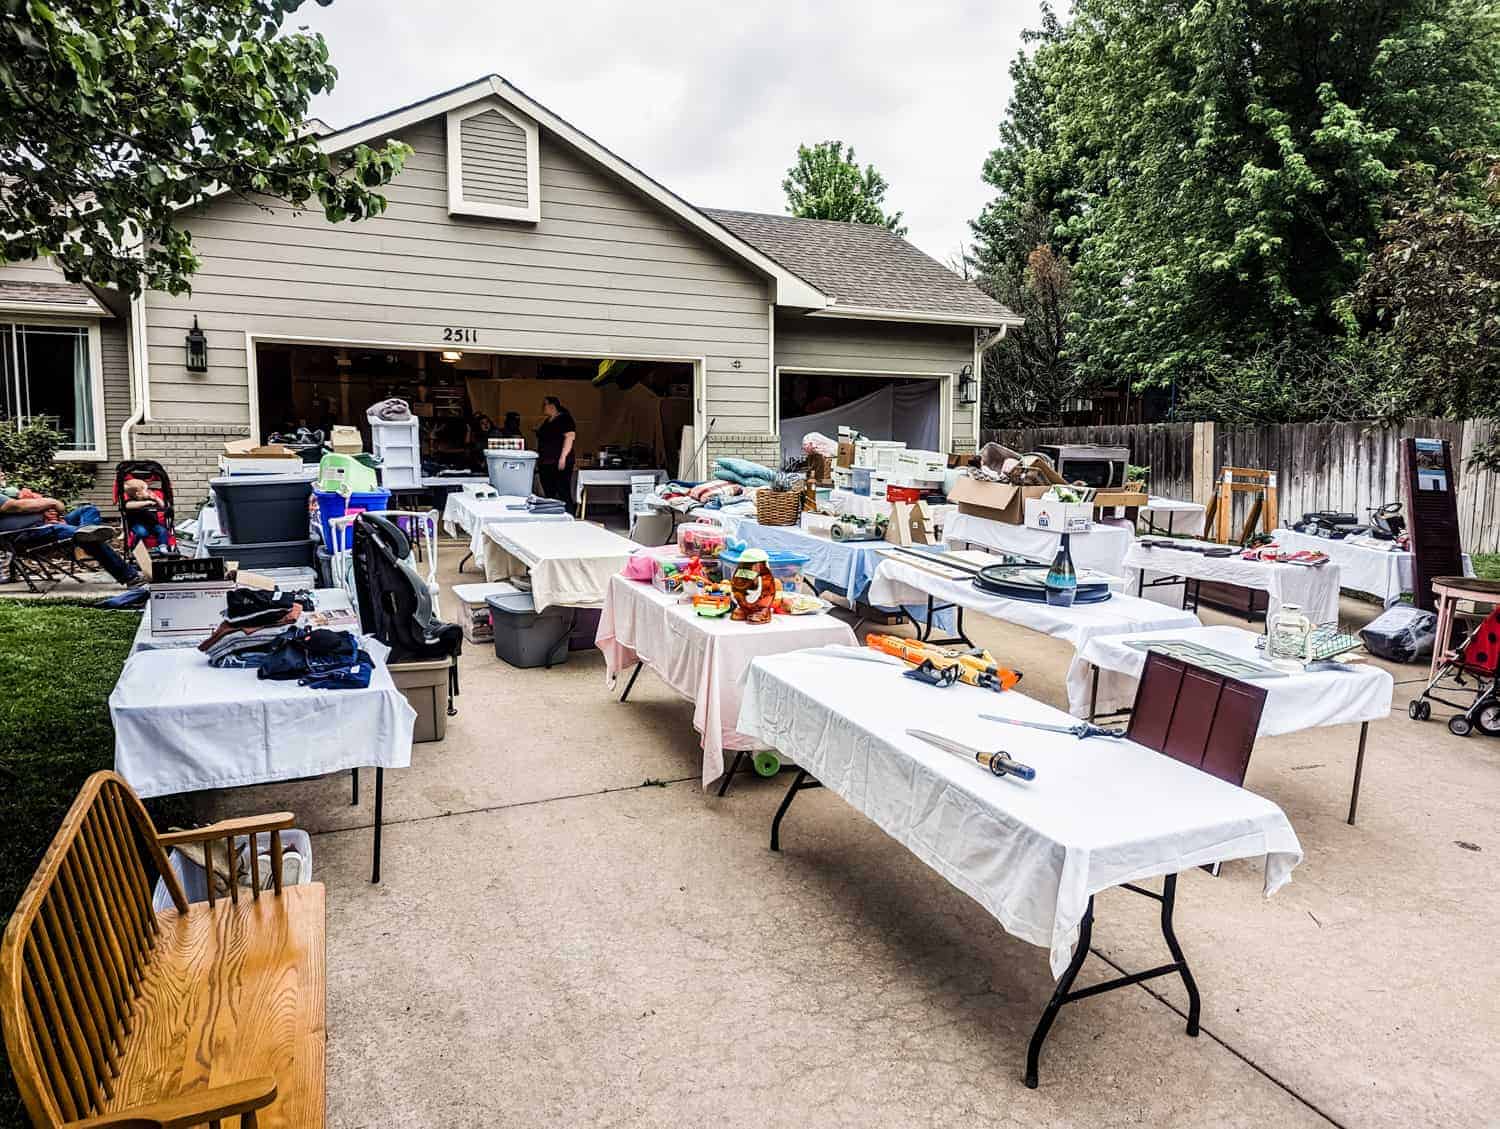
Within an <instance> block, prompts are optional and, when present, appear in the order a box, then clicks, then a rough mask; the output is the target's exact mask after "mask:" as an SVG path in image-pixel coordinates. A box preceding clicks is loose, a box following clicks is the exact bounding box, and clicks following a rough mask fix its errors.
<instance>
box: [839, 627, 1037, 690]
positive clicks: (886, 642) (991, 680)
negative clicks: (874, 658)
mask: <svg viewBox="0 0 1500 1129" xmlns="http://www.w3.org/2000/svg"><path fill="white" fill-rule="evenodd" d="M865 646H866V647H869V648H871V649H873V650H876V651H881V652H883V653H884V654H887V655H895V656H896V657H897V658H898V659H900V660H901V661H902V662H904V663H907V664H908V665H910V666H914V667H919V666H921V665H922V664H924V663H931V664H932V666H934V667H936V668H938V669H939V670H941V669H943V668H944V667H949V666H956V667H958V679H959V681H960V682H967V683H968V684H969V685H970V686H978V687H980V688H981V689H984V690H995V691H1000V690H1009V689H1011V688H1012V687H1013V686H1015V684H1016V683H1018V682H1020V681H1021V672H1020V671H1018V670H1011V669H1010V668H1009V667H1003V666H1001V665H1000V664H999V662H998V661H997V660H996V658H995V656H994V655H992V654H990V653H989V652H988V651H985V650H981V649H978V648H976V649H975V650H972V651H949V650H944V649H943V648H942V647H937V646H934V645H933V644H931V643H923V642H921V641H920V640H917V639H903V638H902V637H901V636H899V635H867V636H865Z"/></svg>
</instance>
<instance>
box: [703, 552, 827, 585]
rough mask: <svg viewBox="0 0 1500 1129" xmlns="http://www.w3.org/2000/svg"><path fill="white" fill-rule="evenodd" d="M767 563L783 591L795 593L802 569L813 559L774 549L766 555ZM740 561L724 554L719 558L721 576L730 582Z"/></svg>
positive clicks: (730, 554) (729, 554)
mask: <svg viewBox="0 0 1500 1129" xmlns="http://www.w3.org/2000/svg"><path fill="white" fill-rule="evenodd" d="M766 558H767V563H768V564H769V565H770V566H771V575H772V576H774V577H775V578H776V580H777V583H778V584H779V585H780V587H781V589H782V590H783V591H787V592H795V591H796V590H797V586H798V584H799V583H801V580H802V569H803V567H804V566H805V565H806V564H807V562H808V560H810V559H811V558H809V557H807V556H804V555H803V554H802V553H793V552H788V551H787V550H784V549H773V550H770V551H768V552H767V553H766ZM739 563H740V559H739V557H738V556H736V555H734V554H732V553H724V554H723V555H721V556H720V557H719V576H720V577H721V579H723V580H726V581H727V580H728V579H729V578H730V577H731V576H732V575H734V570H735V569H736V568H738V567H739Z"/></svg>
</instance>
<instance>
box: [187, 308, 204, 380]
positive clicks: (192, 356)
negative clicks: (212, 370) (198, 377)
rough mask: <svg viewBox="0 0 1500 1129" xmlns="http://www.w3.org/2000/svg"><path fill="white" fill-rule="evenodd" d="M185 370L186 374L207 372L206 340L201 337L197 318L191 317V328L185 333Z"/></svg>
mask: <svg viewBox="0 0 1500 1129" xmlns="http://www.w3.org/2000/svg"><path fill="white" fill-rule="evenodd" d="M187 370H188V372H207V371H208V338H207V337H205V336H204V335H203V330H201V329H199V328H198V318H197V316H196V315H195V316H194V317H193V328H192V329H190V330H188V333H187Z"/></svg>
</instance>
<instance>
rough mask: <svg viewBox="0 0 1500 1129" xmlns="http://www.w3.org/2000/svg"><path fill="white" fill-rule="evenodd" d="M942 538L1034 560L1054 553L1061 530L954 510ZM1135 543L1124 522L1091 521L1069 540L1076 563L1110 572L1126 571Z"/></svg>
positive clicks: (1096, 570)
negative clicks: (1104, 523) (1016, 554)
mask: <svg viewBox="0 0 1500 1129" xmlns="http://www.w3.org/2000/svg"><path fill="white" fill-rule="evenodd" d="M943 540H945V541H947V542H948V544H950V545H953V546H955V547H959V546H963V545H965V544H973V545H983V546H985V547H986V548H990V549H994V550H995V551H996V552H998V553H1018V554H1020V555H1021V556H1023V557H1031V558H1033V559H1035V560H1039V561H1050V560H1051V559H1052V558H1053V557H1055V556H1057V546H1058V544H1059V542H1061V540H1062V534H1060V533H1052V532H1049V531H1048V530H1045V529H1030V528H1028V527H1027V526H1024V525H1009V524H1007V523H1006V522H1003V521H995V520H994V519H993V518H988V517H975V516H974V515H973V514H955V515H954V516H953V517H952V518H951V519H950V520H949V522H948V524H947V525H945V526H944V527H943ZM1134 543H1135V534H1134V533H1133V532H1131V531H1130V530H1129V529H1127V528H1126V527H1125V526H1123V525H1101V524H1100V523H1099V522H1094V524H1093V525H1092V526H1091V527H1090V528H1089V531H1088V532H1087V533H1074V534H1073V535H1072V536H1071V537H1070V539H1069V541H1068V545H1069V547H1070V548H1071V549H1072V552H1073V564H1074V565H1075V566H1077V567H1078V568H1091V569H1093V570H1094V571H1095V572H1107V573H1108V574H1109V575H1110V576H1124V575H1125V573H1124V561H1125V554H1126V552H1127V551H1128V550H1129V549H1130V546H1131V545H1133V544H1134Z"/></svg>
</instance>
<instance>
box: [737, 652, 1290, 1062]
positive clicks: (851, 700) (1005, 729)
mask: <svg viewBox="0 0 1500 1129" xmlns="http://www.w3.org/2000/svg"><path fill="white" fill-rule="evenodd" d="M866 655H868V652H864V653H863V654H851V653H850V649H847V648H841V647H830V648H820V649H818V650H810V651H797V652H794V653H791V654H784V655H773V656H771V657H769V658H760V659H756V660H755V661H754V662H753V663H752V664H751V666H750V672H749V675H748V677H747V679H746V685H745V696H744V701H743V703H742V705H741V707H740V719H739V726H740V731H741V732H742V733H744V734H745V735H746V736H748V737H751V738H754V739H755V740H758V741H762V742H764V743H765V744H767V745H769V746H771V747H773V748H776V749H778V750H780V751H781V753H782V754H783V755H784V756H785V757H786V758H787V759H790V760H791V761H793V762H794V763H796V764H797V765H798V766H799V768H798V772H797V774H796V776H795V778H794V779H793V781H792V784H791V787H790V788H789V789H788V791H787V794H786V798H785V799H784V800H783V801H782V803H781V807H780V808H779V809H778V810H777V812H776V816H775V818H774V820H773V822H772V824H771V849H772V850H779V849H780V845H781V843H780V829H781V823H782V820H783V819H784V818H785V816H786V814H787V809H788V808H789V807H790V805H791V803H792V800H793V799H794V798H795V797H796V795H797V793H798V792H800V791H804V790H806V789H807V788H811V787H817V786H819V785H820V784H821V785H822V786H823V787H826V788H829V789H831V790H832V791H835V792H837V793H838V794H839V795H840V796H841V797H843V799H844V800H846V801H847V802H848V803H849V804H850V805H851V806H852V807H854V808H855V809H856V810H857V811H859V812H861V813H863V814H864V815H866V816H868V817H869V818H870V819H871V820H873V821H874V822H875V823H876V824H877V825H878V826H879V827H880V829H881V830H883V831H884V832H885V833H886V834H887V835H890V836H891V837H892V838H893V839H895V840H896V841H897V842H899V843H901V844H902V845H903V846H905V847H906V848H907V849H908V850H910V851H911V852H912V853H913V854H915V855H916V856H917V857H918V858H919V859H921V860H922V861H923V862H925V863H926V864H927V865H928V866H930V867H932V868H933V869H934V870H936V871H937V872H938V873H939V874H941V875H942V876H943V877H944V878H946V879H948V881H949V882H951V883H952V884H953V885H954V886H956V887H957V888H958V889H959V890H962V891H963V892H964V893H966V894H968V895H969V896H970V897H971V898H973V899H974V900H975V901H977V902H978V903H979V904H980V905H981V906H983V907H984V908H985V910H987V911H988V912H989V913H990V914H991V915H993V916H994V917H995V919H996V920H997V921H999V923H1000V924H1001V926H1002V927H1003V928H1004V929H1005V931H1006V932H1007V933H1010V934H1011V935H1012V936H1014V937H1017V938H1019V939H1020V940H1022V941H1026V942H1028V943H1030V944H1033V945H1039V946H1041V947H1042V948H1045V949H1047V950H1049V953H1050V961H1051V969H1052V975H1053V976H1054V978H1056V980H1057V985H1056V989H1055V990H1054V992H1053V994H1052V997H1051V999H1050V1000H1049V1001H1048V1003H1047V1005H1046V1008H1045V1009H1044V1010H1043V1012H1042V1015H1041V1018H1040V1020H1039V1021H1038V1023H1037V1025H1036V1029H1035V1031H1034V1032H1033V1034H1032V1037H1031V1042H1030V1045H1029V1047H1028V1050H1027V1062H1026V1075H1025V1077H1026V1084H1027V1085H1028V1086H1031V1087H1033V1088H1034V1087H1035V1086H1036V1085H1037V1068H1038V1061H1039V1058H1040V1055H1041V1049H1042V1044H1043V1042H1044V1041H1045V1039H1046V1037H1047V1033H1048V1031H1049V1030H1050V1029H1051V1026H1052V1023H1053V1020H1054V1019H1055V1018H1056V1017H1057V1013H1058V1011H1059V1009H1060V1008H1061V1007H1062V1006H1063V1005H1064V1004H1067V1003H1072V1002H1074V1001H1075V1000H1080V999H1083V998H1085V997H1087V996H1092V995H1096V994H1098V993H1100V992H1105V991H1109V990H1111V989H1115V988H1122V987H1126V986H1128V985H1132V984H1137V983H1140V982H1141V981H1143V980H1148V979H1152V978H1155V977H1159V976H1169V975H1176V976H1179V977H1181V979H1182V982H1183V986H1184V987H1185V988H1186V990H1187V994H1188V1016H1187V1033H1188V1034H1189V1035H1197V1033H1198V1017H1199V1010H1200V1002H1199V995H1198V988H1197V985H1196V983H1195V981H1194V979H1193V975H1192V972H1191V971H1190V970H1189V968H1188V964H1187V959H1186V957H1185V956H1184V955H1183V952H1182V948H1181V946H1180V945H1179V944H1178V942H1177V938H1176V935H1175V933H1174V932H1173V926H1172V915H1173V910H1174V907H1175V904H1176V894H1177V875H1178V873H1179V872H1181V871H1187V870H1191V869H1192V868H1194V867H1197V866H1207V865H1212V864H1214V863H1218V862H1226V861H1229V860H1231V859H1241V858H1264V859H1265V883H1264V890H1265V893H1266V894H1267V895H1269V894H1272V893H1274V892H1275V891H1276V890H1278V889H1280V888H1281V887H1282V886H1283V885H1284V884H1285V883H1286V882H1287V880H1288V878H1289V877H1290V875H1291V871H1292V868H1293V867H1295V866H1296V865H1297V864H1298V863H1299V862H1300V861H1301V860H1302V847H1301V844H1300V843H1299V842H1298V841H1297V836H1296V833H1295V832H1294V831H1293V830H1292V827H1291V824H1290V823H1289V822H1288V821H1287V818H1286V816H1285V815H1284V814H1283V813H1282V811H1281V809H1280V808H1278V807H1277V806H1276V805H1275V804H1273V803H1272V802H1271V801H1269V800H1266V799H1263V798H1262V797H1260V796H1256V795H1253V794H1252V793H1250V792H1247V791H1245V790H1244V789H1243V788H1239V787H1236V786H1235V785H1233V784H1227V783H1225V782H1224V781H1222V780H1219V779H1217V778H1216V777H1213V776H1210V775H1209V774H1207V773H1205V772H1202V771H1199V770H1198V769H1196V768H1191V767H1189V766H1188V765H1185V764H1182V763H1180V762H1178V761H1175V760H1172V759H1171V758H1169V757H1165V756H1162V755H1160V754H1158V753H1155V752H1153V751H1151V750H1150V749H1147V748H1145V747H1143V746H1141V745H1137V744H1135V743H1134V742H1132V741H1129V740H1116V739H1106V738H1092V739H1089V740H1083V741H1080V740H1077V739H1075V738H1073V737H1070V736H1067V735H1065V734H1058V733H1047V732H1041V731H1037V730H1030V729H1021V728H1018V727H1015V726H1009V725H1002V724H999V723H996V722H992V721H986V720H984V719H983V718H981V717H980V716H979V715H980V714H981V713H991V714H998V715H1001V716H1005V717H1013V718H1018V719H1026V720H1031V721H1041V722H1047V723H1053V724H1066V723H1068V722H1069V721H1070V719H1069V718H1068V717H1067V715H1065V714H1063V713H1061V712H1060V711H1058V710H1054V709H1052V708H1051V707H1049V706H1046V705H1043V704H1042V703H1040V702H1038V701H1035V700H1034V699H1031V698H1028V697H1026V696H1025V695H1024V694H1021V693H1020V692H1018V691H1014V690H1012V691H1009V692H1007V693H1004V694H996V693H993V692H991V691H987V690H980V689H977V688H975V687H971V686H965V685H962V684H960V685H958V686H954V687H951V688H949V689H946V690H937V689H934V688H933V687H930V686H924V685H921V684H919V683H916V682H913V681H912V680H911V679H909V678H904V677H902V670H904V665H895V666H885V665H882V664H878V663H872V662H869V661H866V658H865V656H866ZM935 698H939V699H941V704H940V705H937V706H935V705H934V699H935ZM912 726H917V727H925V728H927V729H931V730H935V731H937V732H938V733H939V734H940V735H941V736H944V737H948V738H950V739H953V740H956V741H961V742H963V743H964V744H967V745H971V746H974V747H976V748H980V749H984V750H987V751H989V750H995V749H999V748H1002V747H1003V748H1005V749H1007V750H1009V751H1010V752H1011V753H1012V755H1013V756H1014V757H1015V759H1017V760H1019V761H1022V762H1023V763H1025V764H1029V765H1030V766H1032V767H1033V768H1034V769H1035V770H1036V778H1035V779H1034V780H1031V781H1021V780H1018V779H1017V778H1015V777H1011V776H1007V777H998V778H997V777H994V776H991V775H990V774H989V773H988V772H986V771H984V770H983V769H981V768H980V767H979V766H978V765H977V764H973V763H966V762H965V760H964V759H961V758H960V757H957V756H954V755H953V754H951V753H948V752H944V751H942V750H941V749H937V748H934V747H933V746H931V745H928V744H926V743H925V742H923V741H922V740H920V739H919V738H916V737H913V736H910V735H909V734H908V733H907V729H908V728H909V727H912ZM1155 876H1162V877H1163V878H1164V883H1163V888H1162V890H1161V892H1160V893H1158V892H1156V891H1155V890H1147V889H1145V888H1144V887H1141V886H1139V885H1137V883H1139V882H1141V881H1143V880H1145V879H1147V878H1151V877H1155ZM1114 886H1123V887H1125V888H1126V889H1129V890H1132V891H1134V892H1136V893H1139V894H1142V895H1144V896H1146V897H1149V898H1153V899H1155V900H1156V901H1158V902H1159V903H1160V905H1161V931H1162V939H1163V941H1164V942H1165V944H1166V947H1167V949H1168V951H1169V952H1170V953H1171V956H1172V960H1171V962H1170V963H1168V964H1164V965H1161V966H1159V967H1156V968H1151V969H1148V970H1146V971H1143V972H1136V973H1131V974H1129V975H1126V976H1121V977H1118V978H1116V979H1112V980H1106V981H1104V982H1103V983H1099V984H1092V985H1089V986H1088V987H1086V988H1082V989H1078V990H1074V989H1073V983H1074V980H1075V978H1076V977H1077V975H1078V972H1079V969H1080V968H1081V967H1082V966H1083V962H1084V960H1085V958H1086V957H1087V956H1088V954H1089V942H1090V939H1091V937H1092V931H1093V927H1094V896H1095V895H1096V894H1098V893H1099V892H1100V891H1103V890H1107V889H1109V888H1111V887H1114ZM1253 955H1254V948H1253V946H1251V947H1247V951H1246V954H1245V957H1246V959H1253Z"/></svg>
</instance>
